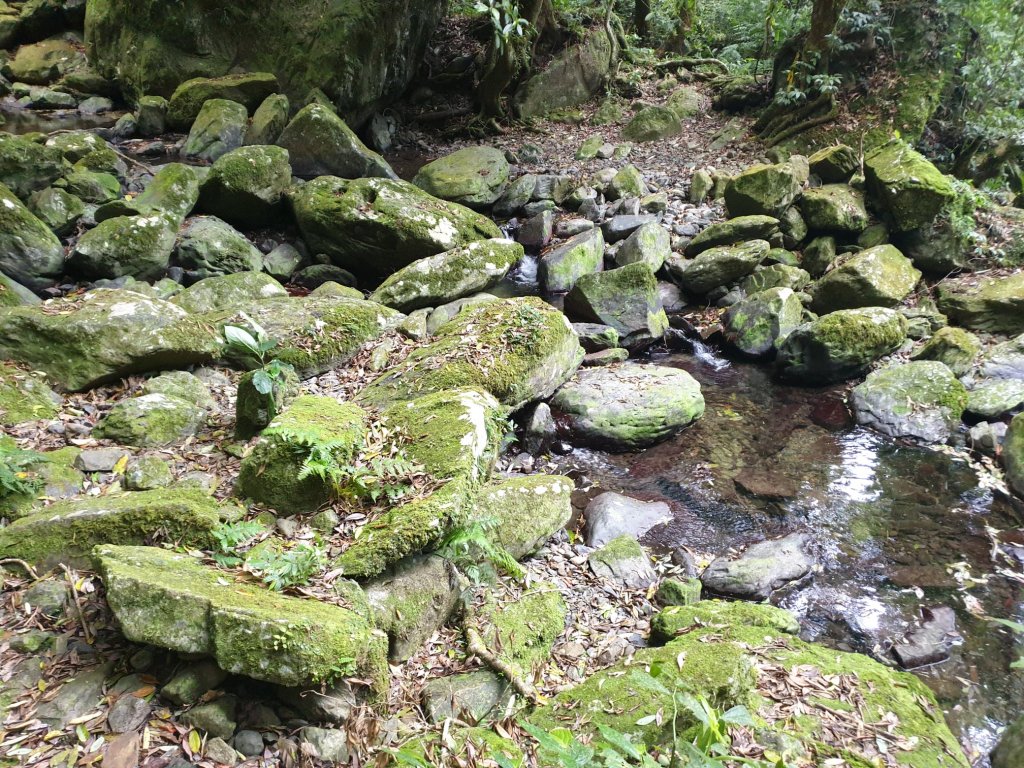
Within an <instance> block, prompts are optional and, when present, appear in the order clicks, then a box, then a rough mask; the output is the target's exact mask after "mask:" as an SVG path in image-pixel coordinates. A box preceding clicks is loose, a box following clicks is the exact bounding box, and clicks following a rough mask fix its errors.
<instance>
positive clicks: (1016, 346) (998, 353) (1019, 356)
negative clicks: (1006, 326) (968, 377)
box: [979, 334, 1024, 379]
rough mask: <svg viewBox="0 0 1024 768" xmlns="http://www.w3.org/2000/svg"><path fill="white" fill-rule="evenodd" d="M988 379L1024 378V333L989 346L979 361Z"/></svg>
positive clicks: (982, 373)
mask: <svg viewBox="0 0 1024 768" xmlns="http://www.w3.org/2000/svg"><path fill="white" fill-rule="evenodd" d="M979 367H980V369H981V375H982V376H984V377H985V378H989V379H1024V334H1022V335H1020V336H1017V337H1015V338H1012V339H1010V340H1009V341H1004V342H1003V343H1001V344H996V345H995V346H993V347H990V348H989V349H988V351H987V352H985V354H984V355H983V356H982V358H981V361H980V366H979Z"/></svg>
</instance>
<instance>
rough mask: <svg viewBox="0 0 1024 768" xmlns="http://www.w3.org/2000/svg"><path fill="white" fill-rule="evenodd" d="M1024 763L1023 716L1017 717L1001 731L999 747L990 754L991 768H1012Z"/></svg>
mask: <svg viewBox="0 0 1024 768" xmlns="http://www.w3.org/2000/svg"><path fill="white" fill-rule="evenodd" d="M1022 763H1024V716H1021V717H1018V718H1017V719H1016V720H1015V721H1013V722H1012V723H1010V725H1009V726H1007V728H1006V730H1005V731H1003V734H1002V738H1000V740H999V745H998V746H997V747H996V748H995V750H994V751H993V752H992V768H1014V766H1016V765H1020V764H1022Z"/></svg>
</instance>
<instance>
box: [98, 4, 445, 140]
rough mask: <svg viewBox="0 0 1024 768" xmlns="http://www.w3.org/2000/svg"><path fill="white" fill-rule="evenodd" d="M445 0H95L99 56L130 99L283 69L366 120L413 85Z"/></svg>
mask: <svg viewBox="0 0 1024 768" xmlns="http://www.w3.org/2000/svg"><path fill="white" fill-rule="evenodd" d="M445 7H446V6H445V4H444V3H443V2H442V1H441V0H397V1H396V0H369V1H366V0H360V1H359V2H354V1H353V0H341V1H340V2H335V3H331V4H328V5H325V4H324V3H322V2H320V0H296V1H295V2H291V3H288V4H280V3H276V2H270V0H247V2H245V3H244V4H242V5H235V6H230V7H219V6H218V9H217V12H212V11H211V10H210V6H209V4H208V3H207V2H206V1H205V0H183V1H182V2H178V3H174V4H173V5H168V4H167V3H165V2H162V1H161V0H102V1H98V0H90V2H89V4H88V13H87V15H86V23H85V33H86V42H87V44H88V48H89V51H90V56H91V57H92V59H93V61H94V62H95V64H96V67H97V69H98V70H99V72H100V73H101V74H103V75H104V76H106V77H110V78H114V77H116V78H117V79H118V81H119V83H121V84H122V87H123V88H124V90H125V93H126V95H127V96H128V97H129V98H137V97H138V96H140V95H142V94H155V95H160V96H165V97H167V96H171V94H172V92H173V91H174V90H175V88H176V87H177V85H178V84H179V83H181V82H183V81H185V80H188V79H189V78H192V77H219V76H222V75H226V74H228V73H229V72H232V71H237V69H236V68H241V69H246V70H249V71H250V72H260V71H264V72H273V73H274V74H276V75H277V76H278V79H279V80H280V82H281V86H282V88H283V89H284V91H285V93H287V94H288V95H289V96H290V97H291V98H292V100H293V101H294V102H296V103H303V102H302V99H304V98H305V97H306V95H307V93H309V91H310V89H312V88H320V89H322V90H323V92H324V93H326V94H327V95H328V96H329V98H330V99H331V100H333V101H334V102H335V103H336V104H337V105H338V107H339V109H340V111H341V112H342V114H345V115H346V116H348V118H349V119H350V120H351V121H352V122H353V124H360V123H361V122H362V121H363V120H364V119H365V118H366V117H368V116H369V115H370V114H371V113H372V112H373V111H374V110H375V109H377V108H378V107H379V106H380V105H381V104H382V103H386V102H387V101H390V100H391V99H393V98H395V97H397V96H398V95H399V94H401V93H402V92H403V91H404V90H405V89H406V87H407V86H408V85H409V82H410V81H411V79H412V77H413V75H414V74H415V72H416V70H417V68H418V67H419V64H420V62H421V61H422V60H423V54H424V53H425V51H426V46H427V41H428V40H429V39H430V36H431V34H432V33H433V30H434V27H435V25H436V24H437V22H438V21H439V20H440V19H441V16H442V13H443V11H444V9H445Z"/></svg>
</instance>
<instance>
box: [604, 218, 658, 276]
mask: <svg viewBox="0 0 1024 768" xmlns="http://www.w3.org/2000/svg"><path fill="white" fill-rule="evenodd" d="M671 255H672V244H671V240H670V237H669V234H668V231H667V230H666V229H665V228H664V227H662V226H661V225H660V224H658V223H657V222H653V221H652V222H649V223H647V224H644V225H643V226H642V227H640V228H639V229H638V230H636V232H634V233H633V234H631V235H630V236H629V237H628V238H626V240H625V241H624V242H623V243H622V247H620V248H619V250H618V251H616V253H615V263H616V264H618V265H619V266H620V267H624V266H626V265H627V264H634V263H636V262H642V263H644V264H646V265H647V266H648V267H650V268H651V271H652V272H657V271H658V270H659V269H661V265H662V264H664V263H665V260H666V259H667V258H669V257H670V256H671Z"/></svg>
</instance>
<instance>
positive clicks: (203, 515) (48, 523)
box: [0, 487, 223, 567]
mask: <svg viewBox="0 0 1024 768" xmlns="http://www.w3.org/2000/svg"><path fill="white" fill-rule="evenodd" d="M222 511H223V510H222V509H221V508H220V506H219V505H218V504H217V502H216V501H215V500H214V499H212V498H210V497H209V496H208V495H206V494H204V493H201V492H198V491H191V490H189V489H185V488H180V487H171V488H166V489H161V490H159V491H140V492H138V493H129V494H124V495H118V496H109V497H106V496H105V497H97V498H87V499H73V500H68V501H61V502H58V503H56V504H54V505H52V506H49V507H46V508H45V509H43V510H40V511H37V512H35V513H33V514H30V515H27V516H25V517H22V518H20V519H18V520H15V521H14V522H13V523H11V524H10V525H9V526H7V527H6V528H4V529H2V530H0V557H17V558H20V559H22V560H26V561H28V562H32V563H45V564H48V565H54V564H56V563H64V564H67V565H70V566H73V567H81V566H82V565H83V564H88V563H89V556H90V552H91V551H92V548H93V547H94V546H96V545H98V544H108V543H114V544H122V543H123V544H141V543H143V542H145V541H147V540H150V539H151V538H152V537H154V536H156V535H158V534H160V535H167V536H169V537H171V538H173V539H175V540H179V539H180V540H181V541H183V542H186V541H187V542H190V545H195V546H206V545H207V544H209V543H211V542H212V536H211V534H210V531H211V530H212V529H213V528H215V527H216V526H217V525H218V524H219V523H220V514H221V512H222Z"/></svg>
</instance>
